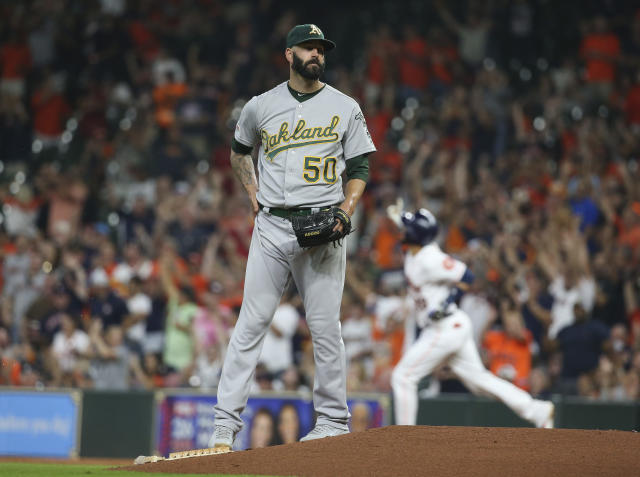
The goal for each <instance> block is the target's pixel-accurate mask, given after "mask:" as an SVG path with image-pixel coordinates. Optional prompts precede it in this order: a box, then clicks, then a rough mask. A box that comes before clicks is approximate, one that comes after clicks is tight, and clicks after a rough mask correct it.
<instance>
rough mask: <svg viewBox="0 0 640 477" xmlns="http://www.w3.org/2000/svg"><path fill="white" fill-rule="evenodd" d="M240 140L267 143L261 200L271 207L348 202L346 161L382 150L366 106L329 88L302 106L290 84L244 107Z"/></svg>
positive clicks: (260, 164) (262, 158)
mask: <svg viewBox="0 0 640 477" xmlns="http://www.w3.org/2000/svg"><path fill="white" fill-rule="evenodd" d="M235 139H236V141H238V142H239V143H241V144H244V145H246V146H255V145H256V144H257V143H258V142H261V147H260V155H259V159H258V174H259V181H260V183H259V185H260V187H259V191H258V195H257V198H258V201H259V202H260V203H261V204H263V205H265V206H267V207H283V208H290V207H319V206H325V205H332V204H336V203H339V202H341V201H342V200H344V193H343V191H342V178H341V174H342V172H343V171H344V169H345V167H346V163H345V160H349V159H351V158H354V157H357V156H360V155H362V154H366V153H371V152H374V151H375V150H376V148H375V146H374V145H373V141H372V140H371V136H370V135H369V131H368V129H367V125H366V122H365V119H364V116H363V114H362V112H361V111H360V106H359V105H358V103H357V102H356V101H355V100H353V99H352V98H350V97H349V96H347V95H345V94H343V93H341V92H340V91H338V90H337V89H335V88H332V87H331V86H329V85H325V86H324V88H323V89H322V90H321V91H320V92H319V93H318V94H316V95H315V96H314V97H312V98H310V99H308V100H307V101H304V102H298V101H297V100H296V99H295V98H293V96H292V95H291V93H290V92H289V88H288V87H287V83H286V82H284V83H282V84H280V85H278V86H276V87H275V88H273V89H271V90H269V91H267V92H266V93H264V94H261V95H260V96H254V97H253V98H252V99H251V100H250V101H249V102H248V103H247V104H246V105H245V106H244V108H243V109H242V113H241V114H240V119H239V120H238V124H237V126H236V132H235Z"/></svg>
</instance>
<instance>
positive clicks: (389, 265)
mask: <svg viewBox="0 0 640 477" xmlns="http://www.w3.org/2000/svg"><path fill="white" fill-rule="evenodd" d="M336 8H340V9H341V10H344V15H331V11H330V10H331V9H330V8H327V9H326V11H324V12H323V11H318V10H317V9H315V8H314V9H312V8H311V7H310V6H309V7H305V6H303V5H300V4H295V5H294V4H293V3H292V2H275V1H271V0H255V1H243V2H222V1H217V0H171V1H166V2H152V1H150V0H129V1H127V0H99V1H98V0H93V1H83V2H73V1H70V0H47V1H43V0H29V1H9V2H2V4H1V5H0V200H1V201H2V211H1V214H0V220H1V223H0V227H1V229H0V267H1V272H2V273H1V274H0V282H1V283H0V290H1V296H0V300H1V301H0V358H1V360H2V368H1V370H0V385H9V386H35V387H43V386H71V387H94V388H99V389H128V388H154V387H181V386H184V387H188V386H191V387H201V388H205V389H209V388H214V387H215V386H216V384H217V380H218V377H219V373H220V369H221V363H222V360H223V359H224V354H225V345H226V343H227V340H228V337H229V334H230V332H231V331H232V329H233V326H234V320H235V319H236V317H237V312H238V310H239V305H240V303H241V300H242V285H243V276H244V267H245V263H246V257H247V253H248V243H249V240H250V233H251V229H252V216H251V213H250V208H249V204H248V201H247V200H246V198H245V195H244V192H243V191H242V190H241V188H240V187H239V186H238V184H237V183H236V180H235V179H234V177H233V174H232V171H231V169H230V165H229V161H228V158H229V152H230V140H231V137H232V132H233V128H234V126H235V120H237V118H238V115H239V112H240V109H241V106H242V105H243V104H244V102H245V101H247V100H248V99H249V98H250V97H251V96H252V95H254V94H257V93H259V92H261V91H263V90H265V89H267V88H269V87H272V86H273V85H275V84H277V83H279V82H281V81H283V78H285V76H286V75H285V71H286V62H285V60H284V58H283V55H282V52H283V50H284V46H283V44H284V37H285V35H286V32H287V31H288V30H289V29H290V28H291V26H293V25H294V24H296V23H305V22H309V21H313V22H315V23H317V24H318V25H319V26H320V27H321V28H323V30H324V31H325V33H326V34H327V36H328V37H329V38H332V39H335V40H336V42H337V43H338V48H337V49H336V50H335V52H332V53H331V54H329V55H328V56H327V63H328V66H327V73H326V81H327V82H328V83H330V84H332V85H334V86H336V87H337V88H338V89H340V90H341V91H343V92H345V93H347V94H349V95H351V96H353V97H355V98H357V99H358V101H359V102H360V104H361V105H362V108H363V111H364V114H365V117H366V118H367V122H368V126H369V129H370V132H371V135H372V137H373V139H374V142H375V144H376V146H377V148H378V152H377V153H376V154H375V155H373V156H372V157H371V161H370V162H371V174H370V182H369V185H368V187H367V191H366V193H365V196H364V198H363V201H362V205H361V206H360V208H359V210H358V212H357V213H356V216H355V217H354V221H355V224H356V227H355V228H356V231H355V233H354V234H353V236H352V237H350V239H349V241H348V245H347V246H348V247H349V248H348V253H349V256H350V258H349V270H348V274H347V283H346V286H345V295H344V301H343V306H342V313H343V328H342V329H343V335H344V341H345V345H346V349H347V355H348V360H349V376H348V387H349V390H350V391H379V392H388V391H389V390H390V387H389V378H390V373H391V370H392V369H393V365H394V364H395V363H396V362H397V361H398V359H399V357H400V356H401V353H402V349H403V344H404V343H405V342H406V340H408V339H410V338H411V336H412V334H413V333H414V330H412V329H411V328H410V327H407V328H406V329H405V325H404V324H403V320H404V318H405V317H404V316H403V314H402V312H401V310H402V309H403V308H402V306H401V303H402V301H403V299H404V295H405V284H404V282H403V278H402V245H401V243H400V233H399V231H398V230H397V229H395V228H394V226H393V224H392V222H391V221H390V220H389V219H388V218H387V217H386V212H385V211H386V207H387V206H388V205H391V204H393V203H395V202H396V200H397V199H398V198H402V199H403V200H404V203H405V204H406V207H408V208H409V209H412V208H416V207H427V208H429V209H430V210H432V211H433V212H434V213H435V215H436V216H437V217H438V219H439V221H440V225H441V233H440V237H439V241H440V242H441V243H442V245H443V248H444V249H445V250H446V251H448V252H449V253H452V254H454V255H455V256H457V257H460V258H461V259H462V260H464V261H465V262H466V263H468V264H469V265H470V267H471V269H472V270H473V271H474V273H475V275H476V277H477V279H476V281H475V282H474V285H473V288H472V290H471V291H470V292H469V293H467V294H466V295H465V296H464V297H463V299H462V302H461V307H462V308H463V309H465V310H466V311H467V312H468V313H469V315H470V316H471V318H472V320H473V322H474V326H475V328H474V331H475V336H476V339H477V343H478V345H479V347H480V348H481V350H482V352H483V358H484V359H485V363H486V364H487V367H488V368H489V369H491V371H492V372H494V373H496V374H498V375H500V376H502V377H504V378H507V379H510V380H512V381H514V382H515V383H516V384H517V385H518V386H521V387H522V388H524V389H527V390H529V391H530V392H531V393H532V394H534V395H535V396H541V397H545V396H547V397H548V396H549V395H551V394H553V393H563V394H570V395H581V396H585V397H588V398H591V399H601V400H636V399H639V398H640V167H639V163H638V160H639V159H640V139H639V138H640V9H637V8H634V7H633V6H632V2H613V1H593V2H584V1H567V2H540V1H535V0H518V1H507V0H495V1H493V2H483V1H479V0H468V1H461V2H446V3H445V2H442V1H435V2H433V3H426V2H424V3H423V2H412V3H409V2H407V3H406V4H405V3H403V2H390V1H383V2H379V5H377V6H376V9H375V10H372V9H371V8H369V7H367V6H366V5H364V4H363V3H362V2H352V3H347V4H344V3H341V4H340V6H339V7H336ZM310 347H311V342H310V339H309V333H308V330H307V329H306V327H305V321H304V310H303V309H302V307H301V304H300V300H299V298H298V296H297V294H296V293H295V290H291V291H288V292H287V293H286V294H285V297H283V301H282V305H281V306H280V308H279V309H278V311H277V313H276V316H275V318H274V323H273V325H272V327H271V329H270V331H269V334H268V336H267V339H266V342H265V348H264V350H263V357H262V359H261V364H260V365H259V367H258V370H257V372H256V380H255V381H256V382H255V389H256V390H266V389H275V390H284V389H286V390H305V389H308V388H309V387H310V386H312V383H313V357H312V350H311V348H310ZM283 350H286V351H285V352H283ZM435 378H436V379H431V380H430V382H429V383H426V382H425V383H423V387H424V389H425V393H437V392H444V391H450V392H456V391H457V392H461V391H464V389H462V388H461V387H462V385H461V384H459V383H458V382H456V381H454V380H451V379H449V375H448V373H447V369H446V368H444V369H441V370H438V372H437V373H436V375H435Z"/></svg>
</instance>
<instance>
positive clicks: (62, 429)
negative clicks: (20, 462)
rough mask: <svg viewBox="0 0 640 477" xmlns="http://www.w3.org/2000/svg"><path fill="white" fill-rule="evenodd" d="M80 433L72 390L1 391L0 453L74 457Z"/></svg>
mask: <svg viewBox="0 0 640 477" xmlns="http://www.w3.org/2000/svg"><path fill="white" fill-rule="evenodd" d="M77 433H78V400H77V399H74V396H73V395H72V394H70V393H44V392H8V391H0V455H16V456H31V457H73V456H74V455H76V454H77V452H76V449H77V443H78V435H77Z"/></svg>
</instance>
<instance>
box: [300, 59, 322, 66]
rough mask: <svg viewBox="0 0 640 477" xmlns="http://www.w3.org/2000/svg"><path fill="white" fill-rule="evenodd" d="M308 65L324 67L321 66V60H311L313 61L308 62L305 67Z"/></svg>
mask: <svg viewBox="0 0 640 477" xmlns="http://www.w3.org/2000/svg"><path fill="white" fill-rule="evenodd" d="M307 65H318V66H322V65H321V64H320V60H317V59H311V60H309V61H307V62H306V63H305V64H304V66H307Z"/></svg>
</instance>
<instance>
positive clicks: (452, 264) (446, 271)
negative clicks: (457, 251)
mask: <svg viewBox="0 0 640 477" xmlns="http://www.w3.org/2000/svg"><path fill="white" fill-rule="evenodd" d="M466 269H467V266H466V265H465V264H464V263H462V262H461V261H460V260H456V259H455V258H453V257H452V256H450V255H447V254H446V253H443V254H440V255H439V256H438V257H435V258H434V262H433V263H431V264H430V266H429V271H430V277H429V278H430V281H436V282H446V283H457V282H459V281H460V280H461V279H462V276H463V275H464V272H465V270H466Z"/></svg>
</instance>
